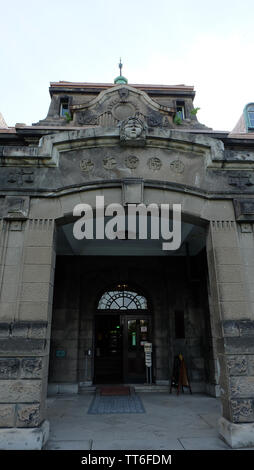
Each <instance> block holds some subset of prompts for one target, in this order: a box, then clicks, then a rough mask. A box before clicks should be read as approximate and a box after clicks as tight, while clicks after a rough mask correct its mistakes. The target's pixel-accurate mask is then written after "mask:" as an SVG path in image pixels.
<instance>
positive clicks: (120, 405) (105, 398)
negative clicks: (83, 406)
mask: <svg viewBox="0 0 254 470" xmlns="http://www.w3.org/2000/svg"><path fill="white" fill-rule="evenodd" d="M87 413H88V414H92V415H103V414H119V413H145V408H144V406H143V403H142V400H141V398H140V397H139V396H138V395H137V394H136V393H135V391H134V390H130V393H129V394H128V395H101V394H100V392H99V391H97V392H96V394H95V396H94V398H93V400H92V403H91V405H90V407H89V409H88V412H87Z"/></svg>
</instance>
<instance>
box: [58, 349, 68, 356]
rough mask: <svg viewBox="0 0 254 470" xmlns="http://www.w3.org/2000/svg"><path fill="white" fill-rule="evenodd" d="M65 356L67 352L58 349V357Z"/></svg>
mask: <svg viewBox="0 0 254 470" xmlns="http://www.w3.org/2000/svg"><path fill="white" fill-rule="evenodd" d="M65 356H66V351H63V349H57V351H56V357H65Z"/></svg>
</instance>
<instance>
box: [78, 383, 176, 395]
mask: <svg viewBox="0 0 254 470" xmlns="http://www.w3.org/2000/svg"><path fill="white" fill-rule="evenodd" d="M109 386H112V387H114V385H111V384H108V385H106V386H105V385H104V387H109ZM122 386H123V387H124V386H125V387H132V388H133V389H134V390H135V392H164V393H165V392H169V385H156V384H152V385H150V384H124V385H122ZM99 387H100V386H99V385H89V386H85V385H80V386H79V393H91V392H95V391H96V389H98V388H99Z"/></svg>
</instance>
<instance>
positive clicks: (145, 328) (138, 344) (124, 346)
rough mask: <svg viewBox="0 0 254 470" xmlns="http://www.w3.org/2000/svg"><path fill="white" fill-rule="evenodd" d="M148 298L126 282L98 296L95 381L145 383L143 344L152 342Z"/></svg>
mask: <svg viewBox="0 0 254 470" xmlns="http://www.w3.org/2000/svg"><path fill="white" fill-rule="evenodd" d="M151 338H152V336H151V315H149V310H148V304H147V299H146V298H145V297H144V296H143V295H141V294H140V293H138V292H136V291H135V290H134V289H131V288H130V286H128V285H127V284H117V285H116V286H113V287H112V289H110V290H107V291H106V292H104V294H103V295H102V296H101V298H100V300H99V302H98V306H97V313H96V315H95V348H94V349H95V351H94V353H95V354H94V357H95V360H94V382H95V383H112V382H115V383H116V382H118V383H120V382H124V383H145V381H146V366H145V354H144V344H145V343H146V342H151Z"/></svg>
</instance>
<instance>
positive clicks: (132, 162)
mask: <svg viewBox="0 0 254 470" xmlns="http://www.w3.org/2000/svg"><path fill="white" fill-rule="evenodd" d="M125 164H126V166H127V168H130V169H131V170H134V169H135V168H137V167H138V164H139V158H138V157H136V156H135V155H128V156H127V157H126V158H125Z"/></svg>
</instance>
